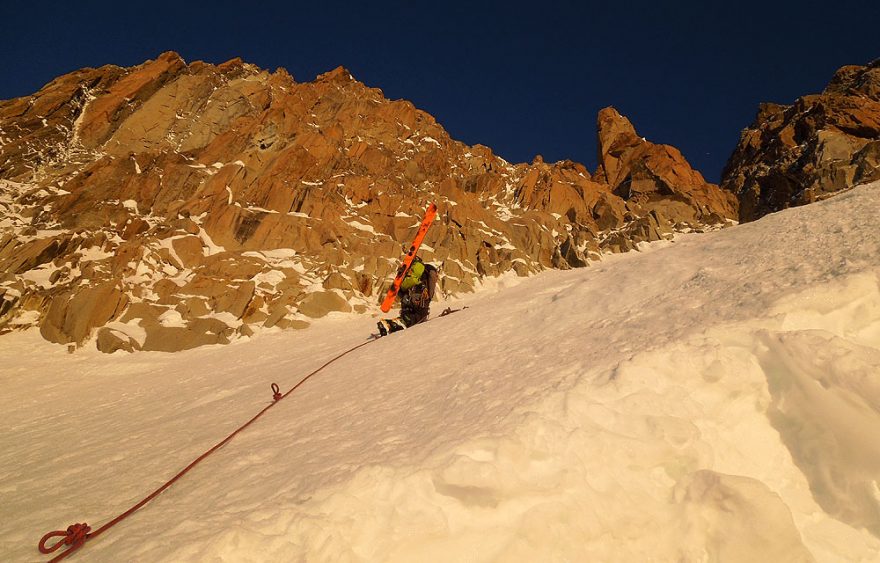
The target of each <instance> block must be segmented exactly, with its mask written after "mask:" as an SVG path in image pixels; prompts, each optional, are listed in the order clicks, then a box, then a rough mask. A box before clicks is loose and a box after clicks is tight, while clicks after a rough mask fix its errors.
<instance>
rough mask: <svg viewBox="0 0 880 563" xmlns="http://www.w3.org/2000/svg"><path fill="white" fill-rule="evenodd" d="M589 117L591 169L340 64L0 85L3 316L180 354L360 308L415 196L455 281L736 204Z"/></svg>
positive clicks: (19, 324) (721, 215)
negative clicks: (447, 121)
mask: <svg viewBox="0 0 880 563" xmlns="http://www.w3.org/2000/svg"><path fill="white" fill-rule="evenodd" d="M598 135H599V145H600V148H599V153H600V154H599V162H600V165H599V169H598V171H597V172H596V173H595V174H590V172H589V171H588V170H587V169H586V168H585V167H584V166H583V165H581V164H578V163H575V162H570V161H563V162H557V163H552V164H550V163H545V162H543V160H542V159H541V158H540V157H536V159H535V161H534V162H532V163H531V164H511V163H508V162H506V161H505V160H503V159H502V158H500V157H498V156H496V155H495V154H493V152H492V150H491V149H489V148H487V147H484V146H480V145H476V146H466V145H464V144H462V143H460V142H458V141H455V140H453V139H451V138H450V136H449V135H448V134H447V133H446V131H445V130H444V129H443V128H442V127H441V126H440V125H439V124H438V123H437V122H436V121H435V119H434V118H432V117H431V116H430V115H428V114H427V113H425V112H423V111H420V110H418V109H417V108H415V107H414V106H413V105H412V104H411V103H409V102H407V101H403V100H388V99H386V98H385V97H384V96H383V94H382V92H381V91H380V90H378V89H376V88H369V87H367V86H365V85H364V84H362V83H360V82H358V81H357V80H355V79H354V78H353V77H352V76H351V74H350V73H349V72H348V71H347V70H345V69H344V68H341V67H340V68H337V69H335V70H333V71H331V72H328V73H326V74H323V75H321V76H319V77H318V78H317V79H316V80H314V81H312V82H308V83H298V82H296V81H295V80H294V79H293V77H291V76H290V75H289V74H288V73H287V72H286V71H285V70H284V69H278V70H277V71H275V72H274V73H270V72H267V71H264V70H261V69H259V68H257V67H255V66H253V65H250V64H246V63H244V62H242V61H240V60H237V59H236V60H231V61H228V62H226V63H223V64H220V65H212V64H207V63H203V62H194V63H191V64H187V63H185V62H184V61H183V60H182V59H181V58H180V57H179V56H178V55H177V54H175V53H164V54H163V55H161V56H160V57H158V58H157V59H156V60H152V61H147V62H146V63H144V64H142V65H139V66H136V67H132V68H120V67H116V66H104V67H101V68H97V69H82V70H79V71H76V72H73V73H70V74H68V75H65V76H62V77H60V78H58V79H56V80H54V81H52V82H51V83H49V84H47V85H46V86H45V87H44V88H43V89H41V90H40V91H39V92H37V93H35V94H33V95H32V96H27V97H23V98H18V99H13V100H8V101H4V102H0V331H9V330H13V329H19V328H26V327H29V326H34V325H39V326H40V330H41V332H42V334H43V336H44V337H45V338H46V339H48V340H50V341H53V342H58V343H63V344H69V345H70V346H73V347H75V346H79V345H83V344H84V343H86V342H91V341H93V340H94V341H96V343H97V346H98V348H100V349H101V350H103V351H108V352H110V351H115V350H118V349H125V350H139V349H140V350H166V351H173V350H180V349H185V348H190V347H193V346H199V345H203V344H212V343H226V342H229V341H230V340H231V339H234V338H237V337H239V336H241V335H250V334H251V333H252V332H253V331H254V330H256V329H259V328H269V327H281V328H297V327H304V326H307V325H308V323H309V320H310V319H313V318H316V317H320V316H323V315H325V314H327V313H328V312H330V311H350V310H355V311H358V312H366V311H368V310H369V311H372V310H373V309H374V308H375V305H376V303H377V300H378V297H379V295H380V294H381V293H382V291H383V286H384V284H385V283H386V282H387V281H388V278H389V276H390V275H391V274H392V273H393V271H394V269H395V267H396V263H397V260H398V259H399V257H400V254H401V252H400V250H401V244H402V243H406V242H407V241H408V240H409V238H410V237H411V236H412V234H413V232H414V229H415V227H416V226H417V224H418V222H419V216H420V214H421V212H422V210H423V208H424V206H425V204H426V203H427V202H428V201H435V202H436V203H437V204H438V205H439V208H440V216H439V218H438V221H437V223H436V224H435V225H434V226H433V227H432V229H431V230H430V232H429V234H428V237H427V239H426V241H425V245H424V246H423V252H422V255H423V257H424V258H425V259H426V260H428V261H432V262H434V263H436V264H438V265H439V266H440V267H441V270H442V283H441V290H442V291H443V292H445V293H446V294H456V293H461V292H468V291H472V290H473V289H474V288H475V287H476V286H477V285H478V284H479V282H480V280H481V279H482V278H484V277H486V276H497V275H500V274H502V273H504V272H507V271H514V272H516V273H517V274H518V275H528V274H530V273H533V272H536V271H538V270H541V269H545V268H569V267H578V266H584V265H586V264H587V263H588V262H589V261H590V260H596V259H599V257H600V255H601V254H602V253H603V252H620V251H626V250H630V249H632V248H634V246H635V245H636V244H637V243H638V242H640V241H650V240H657V239H659V238H662V237H668V236H670V234H671V233H672V232H674V231H676V230H699V229H703V228H705V227H706V226H707V225H724V224H726V223H727V222H728V221H729V220H730V219H732V218H735V217H736V214H737V210H736V202H735V200H734V199H733V198H732V197H731V196H730V194H729V193H727V192H724V191H723V190H720V189H719V188H718V186H715V185H713V184H709V183H707V182H705V180H704V179H703V178H702V176H701V175H700V174H699V173H698V172H696V171H694V170H692V169H691V167H690V166H689V165H688V163H687V162H686V161H685V159H684V157H682V155H681V153H680V152H679V151H677V150H676V149H674V148H672V147H668V146H665V145H655V144H653V143H650V142H648V141H646V140H645V139H643V138H641V137H639V136H638V135H637V134H636V133H635V130H634V129H633V127H632V125H631V124H630V122H629V121H628V120H627V119H626V118H624V117H622V116H620V115H619V114H618V113H617V112H616V111H615V110H613V109H611V108H608V109H606V110H603V111H602V112H601V113H600V115H599V120H598Z"/></svg>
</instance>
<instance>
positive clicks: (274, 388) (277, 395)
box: [272, 383, 283, 401]
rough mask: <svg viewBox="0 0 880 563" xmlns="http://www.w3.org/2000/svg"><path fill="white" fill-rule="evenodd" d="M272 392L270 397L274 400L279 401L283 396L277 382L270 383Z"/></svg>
mask: <svg viewBox="0 0 880 563" xmlns="http://www.w3.org/2000/svg"><path fill="white" fill-rule="evenodd" d="M272 393H273V395H272V398H273V399H274V400H276V401H280V400H281V397H283V395H282V394H281V388H280V387H278V384H277V383H273V384H272Z"/></svg>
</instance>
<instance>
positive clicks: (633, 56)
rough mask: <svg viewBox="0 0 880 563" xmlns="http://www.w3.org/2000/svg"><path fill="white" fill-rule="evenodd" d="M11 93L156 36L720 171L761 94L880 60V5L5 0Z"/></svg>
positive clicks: (446, 118) (773, 97) (591, 147)
mask: <svg viewBox="0 0 880 563" xmlns="http://www.w3.org/2000/svg"><path fill="white" fill-rule="evenodd" d="M2 4H3V8H4V9H3V17H2V18H0V37H2V45H3V53H2V57H0V98H2V99H6V98H12V97H16V96H21V95H25V94H29V93H32V92H34V91H36V90H38V89H39V88H40V87H41V86H42V85H43V84H45V83H46V82H48V81H49V80H51V79H52V78H54V77H56V76H58V75H60V74H63V73H66V72H69V71H72V70H75V69H77V68H80V67H84V66H100V65H102V64H107V63H113V64H117V65H122V66H130V65H134V64H138V63H141V62H143V61H144V60H146V59H150V58H155V56H156V55H158V54H159V53H161V52H162V51H167V50H174V51H177V52H179V53H180V54H181V55H182V56H183V57H184V59H186V60H187V61H194V60H199V59H201V60H205V61H208V62H213V63H219V62H223V61H225V60H228V59H230V58H233V57H236V56H240V57H242V58H243V59H245V60H246V61H248V62H252V63H254V64H257V65H259V66H261V67H264V68H268V69H270V70H274V69H275V68H276V67H279V66H283V67H285V68H287V69H288V70H289V71H290V73H291V74H292V75H293V76H294V78H295V79H296V80H297V81H301V82H305V81H310V80H313V79H314V78H315V76H316V75H318V74H320V73H322V72H326V71H328V70H330V69H332V68H334V67H336V66H338V65H344V66H345V67H347V68H348V69H350V70H351V71H352V73H353V74H354V76H355V77H356V78H357V79H358V80H360V81H362V82H364V83H366V84H367V85H369V86H374V87H378V88H381V89H382V90H383V91H384V92H385V95H386V96H387V97H389V98H392V99H396V98H406V99H409V100H412V101H413V102H414V103H415V104H416V106H418V107H420V108H422V109H424V110H426V111H428V112H429V113H431V114H432V115H434V116H435V117H436V118H437V119H438V121H439V122H440V123H441V124H443V125H444V126H445V127H446V129H447V130H448V131H449V132H450V134H451V135H452V136H453V137H454V138H456V139H459V140H461V141H464V142H466V143H469V144H474V143H482V144H485V145H488V146H490V147H492V148H493V149H494V150H495V151H496V153H498V154H499V155H501V156H503V157H504V158H506V159H507V160H510V161H512V162H522V161H531V159H532V158H533V157H534V155H535V154H542V155H543V156H544V158H545V160H548V161H552V160H561V159H565V158H569V159H572V160H576V161H579V162H583V163H584V164H586V165H587V166H588V168H590V169H591V170H592V169H593V168H594V167H595V165H596V162H595V161H596V156H595V153H596V139H595V137H596V134H595V119H596V113H597V112H598V111H599V110H600V109H601V108H603V107H605V106H607V105H613V106H615V107H617V108H618V110H620V111H621V113H623V114H624V115H626V116H628V117H629V118H630V120H631V121H632V122H633V124H634V125H635V126H636V128H637V130H638V131H639V133H640V134H642V135H644V136H645V137H647V138H648V139H650V140H652V141H655V142H662V143H668V144H672V145H675V146H676V147H678V148H679V149H681V150H682V152H683V153H684V155H685V157H686V158H687V159H688V160H689V161H690V162H691V164H692V165H694V166H695V167H696V168H697V169H699V170H700V171H701V172H703V174H704V175H705V176H706V177H707V178H708V179H710V180H712V181H717V180H718V177H719V175H720V172H721V168H722V167H723V166H724V163H725V161H726V160H727V157H728V156H729V154H730V152H731V151H732V150H733V148H734V146H735V144H736V142H737V140H738V138H739V131H740V130H741V129H742V128H744V127H746V126H747V125H749V124H750V123H751V121H752V119H753V117H754V115H755V112H756V111H757V107H758V103H759V102H761V101H774V102H782V103H790V102H792V101H793V100H794V99H795V98H796V97H798V96H801V95H804V94H808V93H815V92H818V91H820V90H821V89H822V88H823V87H824V85H825V84H826V83H827V81H828V79H829V78H830V77H831V75H832V73H833V72H834V71H835V70H836V69H837V68H838V67H840V66H842V65H845V64H866V63H867V62H869V61H870V60H872V59H874V58H877V57H880V31H878V30H880V2H878V1H868V0H865V1H862V2H851V1H848V0H835V1H834V2H822V3H819V2H816V3H812V2H808V1H804V2H776V3H774V2H772V1H769V0H766V1H764V2H750V1H749V2H745V1H741V2H724V3H715V2H712V1H710V0H706V1H705V2H677V3H676V2H659V1H657V0H654V1H651V2H629V3H627V2H618V3H617V5H616V6H614V5H613V4H615V2H614V0H612V1H610V2H609V1H607V0H606V1H604V2H601V3H595V4H593V3H590V2H553V1H545V2H530V3H518V2H507V3H503V2H493V3H489V2H486V3H481V2H470V3H464V2H462V3H460V7H450V6H458V5H459V4H458V3H455V2H386V3H379V2H357V3H355V2H351V3H350V4H351V5H346V4H343V3H334V2H329V1H326V2H321V1H320V0H315V1H312V2H308V3H302V4H300V3H298V2H277V3H274V2H252V3H243V2H242V3H239V2H226V1H222V0H218V1H215V2H210V3H208V2H205V3H203V4H201V5H198V6H197V5H196V3H187V2H182V1H181V2H180V4H181V5H180V6H178V5H176V3H172V2H164V1H155V2H119V1H118V0H117V1H113V2H106V1H94V2H88V1H84V2H57V3H54V5H53V3H51V2H48V3H47V2H20V1H15V0H2Z"/></svg>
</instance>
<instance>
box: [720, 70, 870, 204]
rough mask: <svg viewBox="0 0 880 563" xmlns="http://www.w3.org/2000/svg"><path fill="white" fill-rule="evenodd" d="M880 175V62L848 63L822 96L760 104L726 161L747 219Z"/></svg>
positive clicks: (726, 178) (725, 180)
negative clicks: (853, 64) (858, 64)
mask: <svg viewBox="0 0 880 563" xmlns="http://www.w3.org/2000/svg"><path fill="white" fill-rule="evenodd" d="M878 178H880V60H878V61H874V62H873V63H871V64H869V65H868V66H845V67H842V68H841V69H839V70H838V71H837V72H836V73H835V74H834V77H832V79H831V82H830V83H829V84H828V86H827V87H826V88H825V90H824V91H823V92H822V93H821V94H813V95H809V96H803V97H802V98H799V99H798V100H797V101H795V103H794V104H792V105H779V104H769V103H768V104H761V106H760V108H759V110H758V115H757V117H756V118H755V122H754V123H753V124H752V125H751V126H749V127H748V128H747V129H745V130H743V132H742V135H741V137H740V141H739V144H738V145H737V147H736V150H735V151H734V153H733V155H732V156H731V158H730V160H729V161H728V162H727V166H725V169H724V172H723V174H722V180H721V184H722V186H723V187H724V188H725V189H727V190H729V191H731V192H732V193H734V194H736V196H737V198H738V199H739V201H740V220H742V221H752V220H754V219H757V218H759V217H761V216H763V215H766V214H767V213H772V212H774V211H779V210H781V209H785V208H787V207H792V206H796V205H804V204H807V203H811V202H813V201H818V200H821V199H825V198H827V197H829V196H831V195H834V194H835V193H837V192H839V191H840V190H844V189H847V188H849V187H851V186H853V185H856V184H861V183H866V182H871V181H874V180H877V179H878Z"/></svg>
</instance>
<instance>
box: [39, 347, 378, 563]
mask: <svg viewBox="0 0 880 563" xmlns="http://www.w3.org/2000/svg"><path fill="white" fill-rule="evenodd" d="M373 341H374V340H373V339H370V340H367V341H366V342H362V343H361V344H358V345H357V346H355V347H354V348H349V349H348V350H346V351H345V352H342V353H341V354H339V355H338V356H336V357H334V358H332V359H331V360H330V361H328V362H327V363H325V364H324V365H322V366H321V367H319V368H318V369H316V370H315V371H313V372H312V373H310V374H308V375H307V376H305V377H304V378H302V379H301V380H300V381H299V383H297V384H296V385H294V386H293V387H291V389H290V390H289V391H288V392H287V393H284V394H283V395H282V394H281V390H280V388H279V387H278V384H277V383H273V384H272V399H273V402H271V403H269V404H268V405H267V406H265V407H264V408H263V410H261V411H260V412H258V413H257V414H256V416H254V417H253V418H252V419H250V420H249V421H247V422H245V423H244V424H243V425H241V426H240V427H238V429H236V430H235V431H234V432H233V433H232V434H230V435H229V436H227V437H225V438H223V440H221V441H220V442H218V443H217V444H216V445H215V446H214V447H213V448H211V449H210V450H208V451H206V452H205V453H203V454H202V455H200V456H199V457H198V458H196V459H195V460H194V461H193V462H192V463H190V464H189V465H187V466H186V467H184V468H183V469H182V470H181V471H180V472H179V473H178V474H177V475H175V476H174V477H172V478H171V479H169V480H168V481H167V482H166V483H165V484H164V485H162V486H161V487H159V488H158V489H156V490H155V491H153V492H152V493H150V495H149V496H147V497H146V498H144V499H143V500H142V501H140V502H139V503H137V504H136V505H134V506H132V507H131V508H129V509H128V510H126V511H125V512H123V513H122V514H120V515H119V516H117V517H116V518H114V519H113V520H111V521H109V522H107V523H106V524H104V525H103V526H101V527H100V528H98V529H97V530H95V531H94V532H92V531H91V527H89V525H88V524H86V523H85V522H83V523H82V524H73V525H71V526H69V527H68V528H67V530H66V531H65V530H55V531H53V532H49V533H47V534H46V535H44V536H43V538H42V539H41V540H40V543H39V545H38V546H37V547H38V548H39V550H40V553H45V554H49V553H53V552H54V551H56V550H57V549H59V548H60V547H61V546H62V545H67V546H70V547H68V548H67V550H66V551H63V552H61V553H60V554H59V555H57V556H55V558H53V559H52V560H50V561H49V563H55V562H56V561H61V560H62V559H64V558H65V557H67V556H68V555H70V554H71V553H73V552H74V551H76V550H77V549H79V548H80V547H82V546H83V545H84V544H85V543H86V542H87V541H88V540H90V539H93V538H95V537H97V536H99V535H100V534H102V533H103V532H105V531H107V530H108V529H110V528H111V527H113V526H114V525H116V524H117V523H118V522H120V521H121V520H124V519H125V518H126V517H128V516H129V515H130V514H131V513H133V512H135V511H136V510H137V509H139V508H140V507H142V506H143V505H145V504H147V503H148V502H150V501H151V500H153V499H154V498H156V497H157V496H158V495H159V493H161V492H162V491H164V490H165V489H167V488H168V487H170V486H171V485H172V484H173V483H174V482H175V481H177V480H178V479H180V478H181V477H183V476H184V475H185V474H186V473H187V472H188V471H189V470H190V469H192V468H193V467H195V466H196V465H197V464H198V463H199V462H200V461H202V460H203V459H205V458H206V457H208V456H209V455H211V454H212V453H214V452H215V451H216V450H218V449H220V448H222V447H223V446H224V445H226V444H227V443H228V442H229V441H230V440H232V438H234V437H235V435H236V434H238V433H239V432H241V431H242V430H244V429H245V428H247V427H248V426H250V425H251V424H252V423H253V422H254V421H255V420H257V419H258V418H260V417H261V416H263V413H265V412H266V411H267V410H269V409H270V408H272V407H273V406H275V404H276V403H278V401H280V400H281V399H283V398H285V397H287V396H288V395H290V394H291V393H293V392H294V391H295V390H296V389H297V388H298V387H299V386H300V385H302V384H303V383H305V382H306V381H307V380H308V379H309V378H310V377H312V376H313V375H315V374H316V373H318V372H319V371H321V370H322V369H324V368H325V367H327V366H329V365H330V364H332V363H333V362H335V361H336V360H338V359H339V358H341V357H343V356H345V355H346V354H350V353H351V352H354V351H355V350H357V349H358V348H361V347H363V346H366V345H367V344H369V343H370V342H373ZM54 537H59V538H63V539H60V540H58V542H57V543H55V545H53V546H51V547H47V546H46V542H47V541H49V540H50V539H51V538H54Z"/></svg>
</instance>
